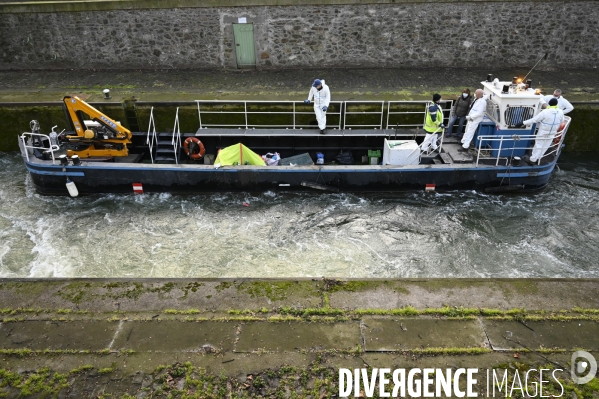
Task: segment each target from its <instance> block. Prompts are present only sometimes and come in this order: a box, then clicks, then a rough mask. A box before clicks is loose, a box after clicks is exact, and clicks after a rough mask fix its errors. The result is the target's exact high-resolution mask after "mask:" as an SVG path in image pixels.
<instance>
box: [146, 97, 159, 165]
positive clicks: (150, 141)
mask: <svg viewBox="0 0 599 399" xmlns="http://www.w3.org/2000/svg"><path fill="white" fill-rule="evenodd" d="M146 144H147V145H148V147H149V149H150V159H151V160H152V163H154V154H153V148H154V145H156V146H157V145H158V137H157V135H156V123H155V122H154V107H152V109H151V110H150V122H149V123H148V135H147V136H146Z"/></svg>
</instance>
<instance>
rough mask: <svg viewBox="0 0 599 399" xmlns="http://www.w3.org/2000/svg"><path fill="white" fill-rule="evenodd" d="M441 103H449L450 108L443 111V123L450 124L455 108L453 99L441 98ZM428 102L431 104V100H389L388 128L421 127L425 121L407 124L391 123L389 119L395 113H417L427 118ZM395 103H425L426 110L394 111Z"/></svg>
mask: <svg viewBox="0 0 599 399" xmlns="http://www.w3.org/2000/svg"><path fill="white" fill-rule="evenodd" d="M441 103H442V104H443V105H447V104H449V108H442V110H441V111H442V112H443V123H445V124H446V125H447V124H449V118H450V116H451V110H452V109H453V100H441ZM427 104H430V101H422V100H420V101H387V123H386V127H385V128H386V129H391V128H394V127H412V128H413V127H415V128H421V127H422V126H423V125H424V123H406V124H399V123H396V124H392V125H390V124H389V119H390V118H391V117H392V116H393V115H400V116H401V115H412V114H416V115H423V116H424V117H425V118H426V106H427ZM393 105H415V106H416V105H423V106H424V110H423V111H393V110H392V109H393Z"/></svg>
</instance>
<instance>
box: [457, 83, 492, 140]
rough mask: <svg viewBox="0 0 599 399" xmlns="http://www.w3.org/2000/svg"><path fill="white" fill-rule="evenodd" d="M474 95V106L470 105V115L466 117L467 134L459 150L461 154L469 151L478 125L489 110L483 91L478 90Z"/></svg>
mask: <svg viewBox="0 0 599 399" xmlns="http://www.w3.org/2000/svg"><path fill="white" fill-rule="evenodd" d="M474 95H475V99H474V101H472V104H470V111H468V115H467V116H466V120H467V121H468V123H467V124H466V132H465V133H464V136H463V137H462V140H461V141H462V148H460V149H459V150H458V151H459V152H467V151H468V147H470V142H471V141H472V138H473V137H474V133H476V129H477V128H478V125H479V124H480V123H481V122H482V120H483V117H484V116H485V110H486V109H487V100H485V98H484V93H483V91H482V89H477V90H476V92H475V94H474Z"/></svg>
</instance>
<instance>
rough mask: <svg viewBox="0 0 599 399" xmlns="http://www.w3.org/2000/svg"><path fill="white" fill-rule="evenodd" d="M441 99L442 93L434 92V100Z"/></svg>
mask: <svg viewBox="0 0 599 399" xmlns="http://www.w3.org/2000/svg"><path fill="white" fill-rule="evenodd" d="M440 99H441V94H439V93H435V94H433V101H434V102H437V101H439V100H440Z"/></svg>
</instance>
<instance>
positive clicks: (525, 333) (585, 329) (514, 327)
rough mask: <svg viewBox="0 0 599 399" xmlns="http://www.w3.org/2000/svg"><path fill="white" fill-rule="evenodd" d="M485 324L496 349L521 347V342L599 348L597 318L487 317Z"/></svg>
mask: <svg viewBox="0 0 599 399" xmlns="http://www.w3.org/2000/svg"><path fill="white" fill-rule="evenodd" d="M483 327H484V329H485V330H486V332H487V335H488V336H489V340H490V341H491V345H492V346H493V349H494V350H512V349H522V345H524V346H526V347H528V348H530V349H538V348H541V347H542V348H563V349H567V350H571V349H574V348H584V349H586V350H594V351H596V350H599V323H597V322H594V321H587V320H576V321H572V322H559V321H540V322H532V321H531V322H527V323H526V325H524V324H522V323H520V322H517V321H493V320H484V321H483ZM518 342H520V343H521V344H522V345H519V344H518Z"/></svg>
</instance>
